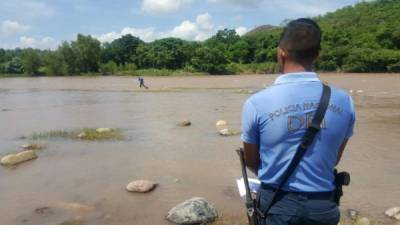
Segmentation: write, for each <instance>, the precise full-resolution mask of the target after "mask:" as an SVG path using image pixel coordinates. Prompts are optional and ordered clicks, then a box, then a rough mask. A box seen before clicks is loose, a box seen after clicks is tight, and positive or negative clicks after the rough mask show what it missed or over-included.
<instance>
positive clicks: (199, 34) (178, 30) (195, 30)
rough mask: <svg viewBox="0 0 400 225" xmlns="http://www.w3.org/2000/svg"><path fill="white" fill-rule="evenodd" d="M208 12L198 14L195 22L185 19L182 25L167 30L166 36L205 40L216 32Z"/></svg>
mask: <svg viewBox="0 0 400 225" xmlns="http://www.w3.org/2000/svg"><path fill="white" fill-rule="evenodd" d="M211 19H212V18H211V16H210V14H208V13H204V14H200V15H198V16H197V18H196V21H195V22H191V21H188V20H186V21H183V22H182V23H181V24H180V25H178V26H176V27H174V28H173V29H172V30H171V31H169V32H167V33H166V34H165V36H168V37H177V38H182V39H185V40H195V41H203V40H205V39H207V38H209V37H210V36H211V35H212V34H213V33H214V27H215V26H214V25H213V24H212V22H211Z"/></svg>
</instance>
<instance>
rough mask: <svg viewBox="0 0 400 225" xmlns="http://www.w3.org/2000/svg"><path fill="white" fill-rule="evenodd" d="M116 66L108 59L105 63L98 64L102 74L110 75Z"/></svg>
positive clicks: (115, 69) (114, 71)
mask: <svg viewBox="0 0 400 225" xmlns="http://www.w3.org/2000/svg"><path fill="white" fill-rule="evenodd" d="M117 69H118V66H117V64H116V63H115V62H113V61H109V62H108V63H106V64H101V65H100V72H101V73H102V74H103V75H112V74H115V73H116V72H117Z"/></svg>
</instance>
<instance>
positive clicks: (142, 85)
mask: <svg viewBox="0 0 400 225" xmlns="http://www.w3.org/2000/svg"><path fill="white" fill-rule="evenodd" d="M138 81H139V87H140V88H142V87H144V88H146V89H149V87H147V86H146V85H145V84H144V79H143V77H138Z"/></svg>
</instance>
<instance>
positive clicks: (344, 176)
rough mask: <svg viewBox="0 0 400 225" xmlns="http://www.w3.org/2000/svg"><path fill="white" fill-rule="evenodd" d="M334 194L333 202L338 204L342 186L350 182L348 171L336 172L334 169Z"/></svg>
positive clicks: (341, 194)
mask: <svg viewBox="0 0 400 225" xmlns="http://www.w3.org/2000/svg"><path fill="white" fill-rule="evenodd" d="M334 174H335V187H336V189H335V194H334V199H333V200H334V202H336V204H337V205H338V206H339V205H340V198H341V197H342V196H343V186H348V185H349V184H350V174H349V173H348V172H345V171H344V172H340V173H339V172H338V171H337V170H336V169H335V172H334Z"/></svg>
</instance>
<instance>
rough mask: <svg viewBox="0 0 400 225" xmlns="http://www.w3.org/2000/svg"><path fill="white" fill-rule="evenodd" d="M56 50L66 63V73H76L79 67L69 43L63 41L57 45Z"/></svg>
mask: <svg viewBox="0 0 400 225" xmlns="http://www.w3.org/2000/svg"><path fill="white" fill-rule="evenodd" d="M57 52H58V53H59V54H60V55H61V56H62V58H63V60H64V62H65V64H66V70H67V74H70V75H73V74H78V73H79V68H78V62H77V56H76V54H75V52H74V51H73V49H72V47H71V45H70V44H69V43H68V42H66V41H64V42H62V44H61V45H60V46H59V47H58V49H57Z"/></svg>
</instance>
